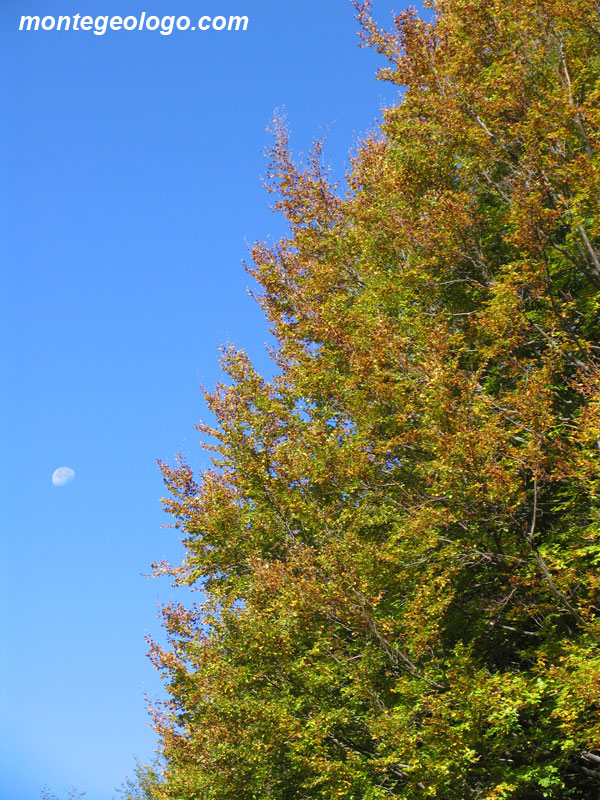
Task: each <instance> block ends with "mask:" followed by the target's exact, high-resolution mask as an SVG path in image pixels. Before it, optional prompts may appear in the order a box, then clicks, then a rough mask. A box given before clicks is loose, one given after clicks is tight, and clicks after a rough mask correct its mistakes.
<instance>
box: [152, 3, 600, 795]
mask: <svg viewBox="0 0 600 800" xmlns="http://www.w3.org/2000/svg"><path fill="white" fill-rule="evenodd" d="M356 13H357V16H358V19H359V22H360V25H361V31H362V34H361V35H362V39H363V42H364V44H365V45H367V46H372V47H375V48H376V49H377V50H378V51H379V52H380V53H381V54H383V55H384V56H385V57H386V58H387V59H388V66H387V67H386V68H385V69H383V70H382V71H381V74H380V77H381V78H382V79H384V80H388V81H392V82H393V83H395V84H397V85H398V87H401V88H402V93H401V100H400V101H399V103H398V104H397V105H396V106H395V107H393V108H391V109H389V110H387V111H386V112H385V114H384V118H383V122H382V124H381V126H380V129H379V131H378V133H377V134H376V135H373V136H371V137H369V138H367V139H365V140H364V141H363V142H362V143H361V145H360V148H359V150H358V153H357V155H356V156H355V157H354V158H353V160H352V166H351V169H350V170H349V174H348V176H347V183H346V186H344V187H339V186H336V185H332V183H331V181H330V179H329V175H328V171H327V170H326V169H325V168H324V167H323V165H322V145H321V144H320V143H317V144H316V145H315V147H314V150H313V152H312V154H311V156H310V157H309V158H308V159H307V160H306V161H305V162H304V163H297V162H295V161H294V160H293V159H292V157H291V155H290V152H289V147H288V134H287V131H286V128H285V125H284V124H283V123H282V122H281V121H280V120H276V121H275V123H274V137H275V138H274V143H273V146H272V149H271V157H270V163H269V168H268V180H269V189H270V191H271V192H272V193H273V195H274V197H275V204H276V207H277V209H278V210H279V211H280V212H281V213H282V214H283V215H284V216H285V219H286V220H287V223H288V226H289V233H288V235H287V236H285V237H284V238H283V239H282V240H281V241H279V243H278V244H276V245H275V246H269V245H267V244H261V243H259V244H257V245H256V246H255V247H254V249H253V252H252V266H251V267H250V272H251V274H252V275H253V276H254V278H255V279H256V281H257V282H258V284H259V285H260V287H261V292H262V294H261V297H260V303H261V304H262V307H263V309H264V312H265V315H266V317H267V319H268V321H269V324H270V326H271V330H272V332H273V334H274V337H275V341H276V346H275V347H274V349H273V354H272V357H273V359H274V364H275V366H276V370H275V372H276V377H274V378H273V379H271V380H266V379H265V378H263V377H262V376H261V375H260V374H258V372H257V371H256V369H255V368H254V367H253V365H252V363H251V362H250V360H249V358H248V357H247V356H246V354H245V353H244V352H243V351H239V350H235V349H233V348H226V349H225V350H224V351H223V354H222V358H223V368H224V370H225V373H226V376H227V377H226V379H224V381H223V383H222V384H221V385H219V386H217V387H216V389H215V391H214V392H213V393H211V394H209V395H208V396H207V401H208V405H209V407H210V409H211V410H212V412H213V414H214V415H215V417H216V420H217V424H216V426H214V427H210V426H207V425H204V424H201V425H200V426H199V430H200V431H201V433H202V434H203V437H204V441H205V446H206V448H207V449H209V450H210V451H211V452H212V456H211V458H212V467H211V468H209V469H207V470H206V471H205V472H203V473H202V474H201V475H198V476H196V475H194V473H193V471H192V470H191V468H190V467H189V466H188V465H187V464H186V463H183V462H179V463H177V464H175V465H173V466H169V465H166V464H162V465H161V466H162V471H163V475H164V479H165V482H166V485H167V487H168V490H169V496H168V498H167V499H165V501H164V503H165V508H166V510H167V512H169V514H171V515H172V517H173V518H174V522H175V525H176V526H178V527H179V528H180V529H181V531H182V535H183V539H184V543H185V548H186V557H185V560H184V562H183V563H182V564H181V565H174V566H169V565H165V564H161V565H157V566H156V571H157V573H164V572H167V573H169V574H170V575H171V576H172V578H173V580H174V582H175V583H176V584H177V585H180V586H189V587H190V588H191V589H195V590H201V591H202V592H203V593H205V594H203V595H202V598H203V602H199V603H197V604H196V605H194V604H192V603H191V602H190V604H189V605H187V606H185V607H184V606H182V605H177V604H172V605H169V606H167V607H166V608H165V609H164V625H165V628H166V631H167V634H168V638H169V645H167V646H165V647H160V646H158V645H156V644H154V645H153V646H152V650H151V655H152V658H153V659H154V661H155V662H156V665H157V667H158V668H159V669H160V670H162V672H163V673H164V675H165V679H166V686H167V689H168V695H169V700H168V702H167V703H166V704H165V705H164V706H163V707H160V708H157V709H155V711H154V715H155V716H154V720H155V725H156V727H157V729H158V731H159V733H160V736H161V742H162V753H163V756H164V758H165V761H166V772H165V782H164V783H161V784H159V785H157V787H156V790H155V791H156V796H157V797H158V798H162V799H163V800H167V799H170V800H175V798H177V800H192V798H194V799H195V800H246V799H247V800H250V798H255V799H256V800H296V798H298V799H300V798H311V800H313V799H314V800H317V799H318V798H322V799H323V800H325V798H326V799H327V800H331V799H332V798H338V799H339V800H363V799H364V800H381V799H382V798H387V797H397V798H404V799H405V800H413V799H414V798H419V797H423V798H427V797H430V798H436V799H437V800H458V798H464V799H465V800H466V799H467V798H477V799H480V798H481V799H483V798H485V800H501V798H527V800H535V799H536V798H586V799H588V800H592V798H594V799H595V798H597V797H598V791H599V789H600V716H599V709H600V692H599V690H600V654H599V649H598V641H599V638H600V624H599V621H598V613H599V608H600V604H599V589H600V579H599V574H598V563H599V560H600V546H599V545H600V538H599V537H600V496H599V492H600V482H599V464H600V449H599V448H600V363H599V361H600V358H599V357H600V342H599V337H598V333H599V331H600V326H599V318H598V314H599V288H600V214H599V205H598V203H599V200H600V161H599V147H600V103H599V100H600V82H599V78H600V8H599V6H598V3H597V2H595V0H571V2H569V3H566V2H564V0H519V2H516V1H515V0H502V2H500V1H499V0H439V1H438V2H436V3H435V4H434V5H433V6H432V19H431V21H429V20H424V19H421V18H419V16H418V15H417V13H416V12H414V11H407V12H405V13H402V14H400V15H398V16H397V17H396V18H395V22H394V27H393V29H392V30H391V31H386V30H383V29H381V28H380V27H379V25H378V24H377V23H376V22H375V21H374V19H373V17H372V14H371V9H370V6H369V3H368V2H367V3H357V4H356ZM204 598H205V599H204Z"/></svg>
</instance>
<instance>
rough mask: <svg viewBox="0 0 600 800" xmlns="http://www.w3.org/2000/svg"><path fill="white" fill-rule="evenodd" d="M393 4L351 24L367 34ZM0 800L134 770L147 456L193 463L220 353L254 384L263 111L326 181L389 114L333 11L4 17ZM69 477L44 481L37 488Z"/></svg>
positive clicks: (242, 2) (7, 4) (362, 55)
mask: <svg viewBox="0 0 600 800" xmlns="http://www.w3.org/2000/svg"><path fill="white" fill-rule="evenodd" d="M388 6H391V3H387V2H386V0H378V2H377V3H376V4H375V8H376V10H377V11H378V14H379V16H380V17H381V19H383V20H384V21H385V22H386V23H387V22H389V20H390V19H391V18H390V16H389V8H388ZM143 10H147V11H148V13H154V14H158V15H159V16H160V15H164V14H175V15H188V16H190V17H192V18H197V17H198V16H199V14H202V13H205V14H213V15H214V14H226V15H228V14H230V13H235V14H247V15H248V16H249V19H250V25H249V29H248V31H247V32H245V33H237V34H236V33H204V34H200V33H193V32H191V31H190V32H187V33H178V34H177V33H175V34H173V35H172V36H170V37H163V36H161V35H159V34H158V33H150V32H146V31H144V32H139V33H137V32H136V33H124V32H113V33H108V34H106V35H105V36H94V35H93V34H92V33H85V32H80V33H75V32H61V33H57V32H48V33H43V32H38V33H24V32H19V31H18V30H17V25H18V20H19V18H20V15H21V14H39V15H41V16H45V15H48V14H54V15H59V14H75V13H78V12H79V13H84V14H89V15H91V16H96V15H99V14H108V15H112V14H116V15H120V16H126V15H128V14H139V13H140V12H141V11H143ZM0 26H1V41H0V51H1V52H2V55H1V56H0V58H1V59H2V60H3V62H4V63H3V64H2V69H1V74H2V78H1V79H0V80H1V81H2V83H1V85H0V91H1V101H2V109H3V114H2V118H3V123H2V126H1V132H0V148H1V155H2V158H1V167H0V170H1V172H0V181H1V183H0V185H1V186H2V193H1V203H2V207H1V226H2V231H1V234H2V237H1V240H2V245H1V247H2V253H1V257H2V264H3V266H4V274H3V277H2V284H1V285H2V290H1V299H0V338H1V347H2V360H3V370H2V371H3V381H2V389H1V398H0V419H1V425H2V429H1V436H2V442H1V446H2V453H3V458H2V467H1V469H2V475H1V478H0V486H1V487H2V495H3V497H2V530H3V536H2V559H1V566H0V571H1V574H0V578H1V587H2V588H1V592H2V619H1V623H0V625H1V627H0V633H1V647H2V656H1V663H0V669H1V674H0V709H1V714H2V720H1V722H2V730H1V734H0V800H36V799H37V798H38V797H39V790H40V787H41V785H42V784H48V786H49V787H50V789H52V790H53V791H55V792H56V793H57V794H60V795H62V794H63V792H64V789H65V787H67V786H70V785H75V786H78V787H79V788H80V789H82V790H86V791H87V796H86V800H107V799H108V798H110V797H112V794H113V789H114V788H115V787H116V786H117V785H118V784H119V783H120V782H121V780H122V778H123V777H124V775H125V774H126V773H128V772H129V773H130V772H131V771H132V767H133V764H134V756H136V755H137V756H138V757H139V758H140V759H142V760H145V759H147V758H149V757H151V755H152V750H153V748H154V746H155V737H154V734H153V732H152V730H151V729H150V728H149V725H148V717H147V713H146V709H145V703H144V697H143V695H144V692H146V693H148V694H149V695H151V696H154V695H157V694H160V691H161V684H160V681H159V679H158V677H157V676H156V675H155V674H154V671H153V669H152V667H151V665H150V663H149V662H148V660H147V659H146V657H145V651H146V644H145V641H144V636H145V634H146V633H153V634H155V635H160V633H159V631H160V627H159V623H158V621H157V619H156V615H157V604H158V603H159V602H164V601H166V600H167V599H168V598H169V597H170V595H171V589H170V587H169V585H168V582H166V581H162V582H161V581H149V580H147V579H146V578H144V577H143V576H142V575H143V573H147V572H148V571H149V565H150V563H151V562H152V561H154V560H159V559H161V558H163V557H166V558H171V559H177V558H178V557H179V548H180V545H179V543H178V540H177V537H176V535H175V533H174V532H173V531H170V530H163V529H161V527H160V526H161V525H162V524H163V523H165V522H167V521H168V520H167V519H166V517H164V515H163V513H162V511H161V507H160V503H159V500H160V497H161V496H162V494H163V487H162V483H161V481H160V477H159V473H158V469H157V467H156V463H155V461H156V459H157V458H161V459H164V460H167V461H170V460H173V458H174V455H175V453H176V452H178V451H182V452H183V453H185V454H188V455H189V456H190V458H191V460H192V462H193V463H196V464H201V463H202V462H201V461H200V459H201V456H200V454H199V449H198V447H197V439H198V435H197V434H196V432H195V430H194V423H195V422H197V421H198V420H199V419H200V418H202V416H203V415H204V406H203V401H202V396H201V391H200V386H201V384H205V385H207V386H211V385H213V384H214V383H215V381H216V380H217V379H218V377H219V373H218V362H217V359H218V355H217V348H218V346H219V344H222V343H226V342H234V343H236V344H238V345H240V346H244V347H245V348H246V349H247V350H248V351H249V352H250V354H251V356H252V357H253V359H254V360H255V362H256V363H257V364H258V365H259V366H260V367H261V368H262V369H263V370H268V369H269V367H268V362H267V357H266V354H265V351H264V342H265V340H266V339H267V338H268V331H267V329H266V326H265V323H264V321H263V319H262V316H261V313H260V310H259V309H258V307H257V306H255V304H254V303H253V301H252V300H251V299H250V298H249V297H248V295H247V292H246V288H247V286H248V283H249V278H248V276H247V275H246V273H245V272H244V270H243V268H242V265H241V261H242V259H244V258H245V257H246V254H247V244H248V243H249V242H252V241H254V240H256V239H262V238H264V237H266V236H267V235H268V234H269V233H271V234H273V235H278V234H280V233H281V231H282V225H281V222H280V221H279V220H278V219H277V218H276V217H275V216H274V215H273V214H272V213H271V212H270V211H269V208H268V202H269V200H268V197H267V195H266V193H265V191H264V189H263V188H262V185H261V181H260V176H261V174H262V173H263V172H264V161H263V157H262V151H263V149H264V148H265V146H267V145H268V142H269V139H268V136H267V134H266V133H265V127H266V125H267V123H268V122H269V119H270V118H271V117H272V114H273V110H274V109H275V108H277V107H281V106H285V107H286V111H287V115H288V119H289V123H290V126H291V129H292V133H293V144H294V148H295V149H296V150H303V149H307V148H308V147H310V143H311V141H312V139H313V138H314V137H315V136H318V135H319V134H320V133H322V132H323V131H324V130H325V128H328V129H329V135H328V146H327V151H326V155H327V158H328V160H329V161H330V162H331V163H332V164H333V165H335V167H336V170H337V172H338V174H341V173H342V171H343V166H344V162H345V161H347V152H348V149H349V148H350V147H352V146H353V145H355V144H356V142H357V138H358V137H359V136H360V134H362V133H364V132H365V131H367V130H368V129H369V128H370V127H371V125H372V123H373V121H374V120H375V119H376V118H377V116H378V114H379V110H380V107H381V106H382V104H384V103H386V102H390V101H391V100H392V98H393V97H394V96H395V92H394V91H393V89H392V87H389V86H386V85H384V84H381V83H377V82H376V81H375V77H374V73H375V69H376V66H377V65H380V64H381V60H380V58H379V57H378V56H377V55H376V54H375V53H372V52H370V51H365V50H360V49H359V48H358V42H357V38H356V35H355V32H356V27H357V25H356V22H355V20H354V18H353V11H352V9H351V7H350V3H349V2H347V1H346V0H285V2H281V0H236V2H235V3H229V2H225V0H221V2H214V1H212V0H202V2H191V0H179V2H177V3H174V2H173V0H168V2H167V0H153V2H152V3H151V4H150V3H148V4H145V3H144V2H142V1H141V0H118V2H117V0H81V2H75V1H74V0H61V2H58V0H27V2H25V0H2V4H1V8H0ZM61 466H67V467H71V468H72V469H74V470H75V472H76V477H75V480H74V481H73V482H72V483H70V484H68V485H66V486H63V487H55V486H53V484H52V482H51V476H52V473H53V471H54V470H55V469H56V468H57V467H61Z"/></svg>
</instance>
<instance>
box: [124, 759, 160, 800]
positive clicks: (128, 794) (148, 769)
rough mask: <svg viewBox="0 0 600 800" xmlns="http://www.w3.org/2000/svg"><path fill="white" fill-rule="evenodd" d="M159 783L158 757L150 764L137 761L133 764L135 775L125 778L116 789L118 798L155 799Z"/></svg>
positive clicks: (134, 799) (127, 799)
mask: <svg viewBox="0 0 600 800" xmlns="http://www.w3.org/2000/svg"><path fill="white" fill-rule="evenodd" d="M161 784H162V764H161V761H160V759H155V760H154V761H153V762H152V763H151V764H142V763H141V762H139V761H138V762H137V763H136V765H135V777H133V778H125V780H124V781H123V784H122V785H121V786H120V787H119V788H118V789H117V795H118V800H156V798H157V797H158V789H159V788H160V786H161ZM115 800H117V798H115Z"/></svg>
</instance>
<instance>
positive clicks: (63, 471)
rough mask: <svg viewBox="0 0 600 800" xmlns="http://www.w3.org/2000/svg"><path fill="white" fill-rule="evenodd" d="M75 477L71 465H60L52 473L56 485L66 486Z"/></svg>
mask: <svg viewBox="0 0 600 800" xmlns="http://www.w3.org/2000/svg"><path fill="white" fill-rule="evenodd" d="M74 477H75V472H74V470H72V469H71V467H59V468H58V469H55V470H54V472H53V473H52V483H53V484H54V485H55V486H66V485H67V483H71V481H72V480H73V478H74Z"/></svg>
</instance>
